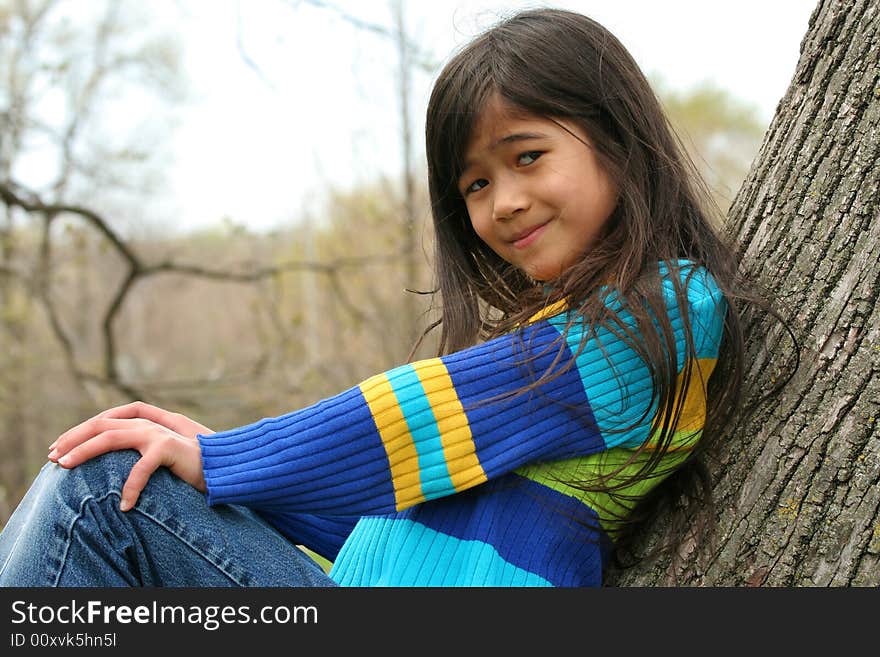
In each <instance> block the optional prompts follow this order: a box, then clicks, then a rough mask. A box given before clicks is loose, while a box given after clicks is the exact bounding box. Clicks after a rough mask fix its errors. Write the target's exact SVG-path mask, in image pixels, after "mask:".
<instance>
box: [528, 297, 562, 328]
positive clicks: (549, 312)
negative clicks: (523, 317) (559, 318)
mask: <svg viewBox="0 0 880 657" xmlns="http://www.w3.org/2000/svg"><path fill="white" fill-rule="evenodd" d="M567 305H568V304H567V303H566V301H565V299H562V300H561V301H557V302H556V303H551V304H550V305H549V306H546V307H545V308H542V309H541V310H539V311H538V312H536V313H535V314H534V315H532V316H531V317H529V321H528V322H527V323H528V324H531V323H533V322H537V321H539V320H542V319H544V318H546V317H553V316H554V315H558V314H559V313H561V312H562V311H564V310H565V309H566V307H567Z"/></svg>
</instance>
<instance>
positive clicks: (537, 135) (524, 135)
mask: <svg viewBox="0 0 880 657" xmlns="http://www.w3.org/2000/svg"><path fill="white" fill-rule="evenodd" d="M546 138H547V135H546V134H544V133H543V132H514V133H512V134H509V135H506V136H504V137H501V138H500V139H496V140H495V141H494V142H492V143H491V144H490V145H489V150H490V151H494V150H495V149H496V148H498V147H499V146H501V145H502V144H513V143H515V142H518V141H527V140H529V139H546ZM473 165H474V163H473V161H472V160H465V161H464V167H463V168H462V170H461V172H462V173H464V172H465V171H467V170H468V169H470V168H471V167H472V166H473Z"/></svg>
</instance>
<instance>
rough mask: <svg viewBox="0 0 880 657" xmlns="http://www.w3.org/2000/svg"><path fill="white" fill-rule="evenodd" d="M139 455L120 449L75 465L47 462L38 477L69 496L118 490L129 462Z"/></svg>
mask: <svg viewBox="0 0 880 657" xmlns="http://www.w3.org/2000/svg"><path fill="white" fill-rule="evenodd" d="M139 458H140V454H139V453H138V452H136V451H135V450H130V449H127V450H119V451H114V452H107V453H105V454H101V455H99V456H96V457H94V458H92V459H89V460H88V461H85V462H84V463H81V464H80V465H78V466H76V467H74V468H63V467H61V466H60V465H58V464H57V463H52V462H49V463H47V464H46V465H45V466H44V467H43V469H42V470H41V471H40V475H39V476H38V477H37V481H40V480H42V481H40V484H41V486H43V487H45V488H47V489H49V490H52V491H53V492H55V493H56V494H58V495H60V496H61V497H63V498H65V499H68V500H72V501H73V500H82V499H84V498H86V497H103V496H105V495H107V494H109V493H116V494H119V493H120V492H121V490H122V486H123V485H124V484H125V480H126V479H127V478H128V475H129V473H130V472H131V468H132V466H134V464H135V463H136V462H137V460H138V459H139Z"/></svg>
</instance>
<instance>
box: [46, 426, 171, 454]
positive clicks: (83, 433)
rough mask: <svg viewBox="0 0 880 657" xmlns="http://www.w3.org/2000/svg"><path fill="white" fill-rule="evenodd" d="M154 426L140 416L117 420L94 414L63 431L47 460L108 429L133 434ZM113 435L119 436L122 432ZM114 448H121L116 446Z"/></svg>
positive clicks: (65, 452)
mask: <svg viewBox="0 0 880 657" xmlns="http://www.w3.org/2000/svg"><path fill="white" fill-rule="evenodd" d="M155 427H156V425H155V423H153V422H150V421H149V420H142V419H140V418H137V419H122V420H119V419H113V418H102V417H97V416H96V417H94V418H91V419H89V420H86V421H85V422H83V423H82V424H79V425H77V426H76V427H74V428H73V429H70V430H68V431H65V432H64V433H63V434H62V435H61V436H60V437H59V438H58V440H57V441H55V446H54V447H53V448H52V449H51V450H50V451H49V460H50V461H58V460H59V459H60V458H61V457H62V456H64V455H65V454H69V453H70V452H71V451H73V450H74V449H76V448H77V447H79V446H80V445H83V444H85V443H88V442H89V441H91V440H93V439H94V438H95V437H97V436H99V435H101V434H103V433H106V432H108V431H128V432H131V433H132V434H133V435H134V434H136V433H138V432H139V433H145V432H148V431H149V430H151V429H153V428H155ZM114 435H117V436H121V435H122V434H114ZM116 449H121V448H119V447H117V448H116ZM105 451H106V450H105Z"/></svg>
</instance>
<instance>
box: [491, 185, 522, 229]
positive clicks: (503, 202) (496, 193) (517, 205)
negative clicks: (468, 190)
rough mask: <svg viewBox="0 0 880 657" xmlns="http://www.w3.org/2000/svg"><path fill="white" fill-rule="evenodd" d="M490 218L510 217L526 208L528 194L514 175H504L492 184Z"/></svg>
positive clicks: (501, 219) (499, 219)
mask: <svg viewBox="0 0 880 657" xmlns="http://www.w3.org/2000/svg"><path fill="white" fill-rule="evenodd" d="M492 187H493V188H494V189H493V190H492V192H493V193H492V218H493V219H494V220H496V221H503V220H504V219H510V218H512V217H513V216H514V215H515V214H516V213H518V212H522V211H524V210H527V209H528V207H529V203H530V201H529V195H528V192H527V190H526V188H525V185H524V184H523V183H522V181H520V180H517V179H516V177H515V176H504V177H501V178H498V179H496V180H495V183H494V184H493V185H492Z"/></svg>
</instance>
